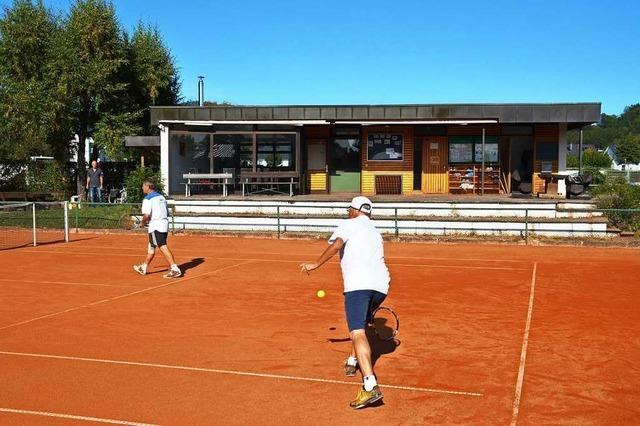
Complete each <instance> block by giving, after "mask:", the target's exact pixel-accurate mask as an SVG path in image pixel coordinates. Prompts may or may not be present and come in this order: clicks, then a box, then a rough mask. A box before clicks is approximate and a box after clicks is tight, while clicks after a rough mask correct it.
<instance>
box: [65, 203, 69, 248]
mask: <svg viewBox="0 0 640 426" xmlns="http://www.w3.org/2000/svg"><path fill="white" fill-rule="evenodd" d="M64 242H65V243H68V242H69V202H68V201H65V202H64Z"/></svg>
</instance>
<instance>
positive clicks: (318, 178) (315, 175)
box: [307, 172, 327, 192]
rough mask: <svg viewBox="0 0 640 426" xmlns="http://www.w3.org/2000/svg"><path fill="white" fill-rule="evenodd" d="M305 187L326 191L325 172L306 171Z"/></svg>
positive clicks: (314, 190) (313, 190) (311, 189)
mask: <svg viewBox="0 0 640 426" xmlns="http://www.w3.org/2000/svg"><path fill="white" fill-rule="evenodd" d="M307 188H309V190H310V191H312V192H316V191H326V190H327V174H326V173H324V172H309V173H307Z"/></svg>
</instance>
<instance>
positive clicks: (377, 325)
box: [372, 306, 400, 340]
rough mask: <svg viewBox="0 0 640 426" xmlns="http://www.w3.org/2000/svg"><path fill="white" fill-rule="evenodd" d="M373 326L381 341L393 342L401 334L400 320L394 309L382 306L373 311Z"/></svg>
mask: <svg viewBox="0 0 640 426" xmlns="http://www.w3.org/2000/svg"><path fill="white" fill-rule="evenodd" d="M372 326H373V331H374V332H375V333H376V336H378V338H379V339H381V340H393V339H395V338H396V336H397V335H398V333H399V332H400V319H399V318H398V315H397V314H396V313H395V311H394V310H393V309H391V308H387V307H385V306H380V307H379V308H378V309H376V310H375V311H373V315H372Z"/></svg>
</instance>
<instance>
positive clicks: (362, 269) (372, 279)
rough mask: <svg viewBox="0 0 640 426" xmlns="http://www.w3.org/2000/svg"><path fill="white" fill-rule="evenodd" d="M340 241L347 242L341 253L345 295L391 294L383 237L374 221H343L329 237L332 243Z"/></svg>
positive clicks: (364, 218)
mask: <svg viewBox="0 0 640 426" xmlns="http://www.w3.org/2000/svg"><path fill="white" fill-rule="evenodd" d="M337 238H341V239H342V241H344V243H345V244H344V247H343V249H342V251H341V252H340V266H341V267H342V279H343V281H344V291H345V293H346V292H349V291H355V290H376V291H379V292H380V293H384V294H387V293H388V291H389V282H390V281H391V277H390V276H389V270H388V269H387V265H385V263H384V249H383V247H382V236H381V235H380V232H378V230H377V229H376V228H375V227H374V226H373V223H371V220H370V219H369V218H368V217H367V216H358V217H356V218H353V219H347V220H345V221H343V222H342V223H341V224H340V226H338V228H337V229H336V230H335V232H334V233H333V235H331V238H329V244H332V243H333V242H334V241H335V240H336V239H337Z"/></svg>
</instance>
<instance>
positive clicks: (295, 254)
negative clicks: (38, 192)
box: [24, 246, 530, 264]
mask: <svg viewBox="0 0 640 426" xmlns="http://www.w3.org/2000/svg"><path fill="white" fill-rule="evenodd" d="M77 248H80V247H77ZM117 250H133V251H140V250H141V249H140V247H120V246H118V247H117ZM171 250H172V251H176V252H185V253H193V249H183V248H171ZM24 251H27V252H40V253H63V252H64V253H73V254H83V253H85V252H82V251H75V250H65V249H63V250H38V249H34V248H29V249H26V250H24ZM244 253H245V254H247V255H251V254H257V255H261V256H262V255H269V256H285V257H290V256H300V257H309V256H311V257H314V256H317V253H315V254H314V253H279V252H252V251H247V252H244ZM91 254H98V253H91ZM102 254H104V253H102ZM114 254H115V253H114ZM205 254H206V253H205ZM122 255H125V253H122ZM126 256H133V255H130V254H127V255H126ZM214 256H215V253H214V254H213V255H211V256H207V257H212V258H214ZM385 259H387V260H389V259H418V260H451V261H456V262H460V261H461V260H464V261H469V262H482V263H487V262H496V263H523V264H527V263H529V262H530V260H517V259H478V258H466V257H464V258H463V257H424V256H385ZM296 262H297V261H296Z"/></svg>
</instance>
